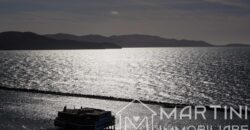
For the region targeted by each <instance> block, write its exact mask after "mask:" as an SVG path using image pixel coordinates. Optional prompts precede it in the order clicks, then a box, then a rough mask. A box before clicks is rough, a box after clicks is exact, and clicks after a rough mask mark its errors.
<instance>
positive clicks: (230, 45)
mask: <svg viewBox="0 0 250 130" xmlns="http://www.w3.org/2000/svg"><path fill="white" fill-rule="evenodd" d="M226 46H228V47H250V45H249V44H244V43H230V44H227V45H226Z"/></svg>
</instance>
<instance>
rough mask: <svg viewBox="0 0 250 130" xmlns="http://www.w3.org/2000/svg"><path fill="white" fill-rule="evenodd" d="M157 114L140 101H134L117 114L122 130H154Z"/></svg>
mask: <svg viewBox="0 0 250 130" xmlns="http://www.w3.org/2000/svg"><path fill="white" fill-rule="evenodd" d="M156 115H157V113H156V112H155V111H154V110H152V109H151V108H150V107H149V106H147V105H146V104H144V103H143V102H142V101H140V100H139V99H134V100H133V101H131V102H130V103H129V104H127V105H126V106H124V107H123V108H122V109H120V111H118V112H117V113H116V116H117V117H119V122H120V123H119V124H120V125H119V128H118V129H120V130H138V129H143V130H153V129H154V116H156Z"/></svg>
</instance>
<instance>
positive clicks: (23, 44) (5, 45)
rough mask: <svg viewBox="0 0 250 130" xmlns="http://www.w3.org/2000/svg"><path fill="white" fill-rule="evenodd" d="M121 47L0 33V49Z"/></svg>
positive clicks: (23, 33) (12, 32)
mask: <svg viewBox="0 0 250 130" xmlns="http://www.w3.org/2000/svg"><path fill="white" fill-rule="evenodd" d="M106 48H121V47H120V46H119V45H116V44H113V43H105V42H98V43H95V42H90V41H79V40H78V41H77V40H70V39H65V40H63V39H62V40H57V39H52V38H48V37H45V36H41V35H38V34H35V33H32V32H14V31H10V32H2V33H0V50H45V49H49V50H53V49H106Z"/></svg>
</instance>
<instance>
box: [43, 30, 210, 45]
mask: <svg viewBox="0 0 250 130" xmlns="http://www.w3.org/2000/svg"><path fill="white" fill-rule="evenodd" d="M45 36H47V37H49V38H53V39H57V40H66V39H68V40H76V41H89V42H98V43H99V42H111V43H115V44H118V45H120V46H121V47H209V46H213V45H211V44H209V43H207V42H204V41H195V40H185V39H183V40H177V39H167V38H162V37H158V36H151V35H139V34H131V35H117V36H110V37H105V36H101V35H84V36H76V35H71V34H62V33H58V34H47V35H45Z"/></svg>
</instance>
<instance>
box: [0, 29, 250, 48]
mask: <svg viewBox="0 0 250 130" xmlns="http://www.w3.org/2000/svg"><path fill="white" fill-rule="evenodd" d="M225 46H230V47H237V46H241V47H243V46H244V47H245V46H250V45H248V44H241V43H232V44H228V45H225ZM129 47H217V46H215V45H212V44H210V43H207V42H205V41H197V40H185V39H182V40H177V39H168V38H163V37H159V36H151V35H141V34H130V35H113V36H109V37H106V36H102V35H83V36H77V35H72V34H64V33H57V34H45V35H39V34H36V33H33V32H16V31H9V32H2V33H0V50H51V49H52V50H53V49H119V48H129Z"/></svg>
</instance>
